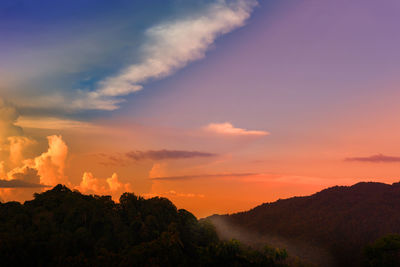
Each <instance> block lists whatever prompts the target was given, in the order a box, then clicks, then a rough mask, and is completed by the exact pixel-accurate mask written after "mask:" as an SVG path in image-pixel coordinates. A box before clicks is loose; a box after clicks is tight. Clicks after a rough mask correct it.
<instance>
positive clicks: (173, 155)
mask: <svg viewBox="0 0 400 267" xmlns="http://www.w3.org/2000/svg"><path fill="white" fill-rule="evenodd" d="M96 156H97V157H100V158H101V162H100V164H102V165H105V166H113V165H118V166H126V165H128V164H129V163H131V162H134V161H142V160H151V161H160V160H177V159H193V158H210V157H216V156H218V154H215V153H209V152H201V151H187V150H168V149H161V150H145V151H142V150H133V151H129V152H127V153H123V154H106V153H100V154H97V155H96Z"/></svg>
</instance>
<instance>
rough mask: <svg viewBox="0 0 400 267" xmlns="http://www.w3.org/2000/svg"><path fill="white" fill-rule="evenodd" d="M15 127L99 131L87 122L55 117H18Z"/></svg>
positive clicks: (97, 127)
mask: <svg viewBox="0 0 400 267" xmlns="http://www.w3.org/2000/svg"><path fill="white" fill-rule="evenodd" d="M15 125H17V126H20V127H22V128H32V129H48V130H65V129H79V130H85V131H87V130H99V129H100V127H99V126H95V125H92V124H90V123H88V122H82V121H77V120H70V119H63V118H56V117H29V116H20V117H19V118H18V120H17V122H16V123H15Z"/></svg>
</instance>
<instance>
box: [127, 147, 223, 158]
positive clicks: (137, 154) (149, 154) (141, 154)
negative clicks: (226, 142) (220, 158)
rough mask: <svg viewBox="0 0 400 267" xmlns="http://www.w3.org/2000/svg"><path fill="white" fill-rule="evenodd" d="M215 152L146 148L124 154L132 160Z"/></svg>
mask: <svg viewBox="0 0 400 267" xmlns="http://www.w3.org/2000/svg"><path fill="white" fill-rule="evenodd" d="M216 155H217V154H214V153H208V152H200V151H185V150H167V149H163V150H148V151H131V152H128V153H126V156H127V157H128V158H130V159H133V160H144V159H150V160H165V159H189V158H209V157H215V156H216Z"/></svg>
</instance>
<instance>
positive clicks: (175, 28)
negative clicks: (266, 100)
mask: <svg viewBox="0 0 400 267" xmlns="http://www.w3.org/2000/svg"><path fill="white" fill-rule="evenodd" d="M256 4H257V1H256V0H233V1H224V0H219V1H217V2H216V3H212V4H209V5H208V6H207V7H206V8H204V9H202V10H200V11H199V12H198V13H197V14H191V15H190V16H188V17H184V18H180V19H176V20H173V21H167V22H164V23H161V24H159V25H155V26H153V27H151V28H149V29H148V30H147V32H146V38H147V41H146V42H145V44H144V45H143V47H142V55H143V57H142V60H141V61H140V62H139V63H137V64H133V65H131V66H129V67H127V68H125V69H124V70H122V71H121V72H120V73H119V74H118V75H116V76H112V77H108V78H106V79H104V80H102V81H101V82H100V83H99V87H98V88H97V89H96V90H94V91H91V92H86V93H85V92H80V94H81V96H80V97H79V98H77V99H76V100H75V101H74V102H73V103H72V105H73V106H74V107H75V108H80V109H104V110H114V109H117V108H118V104H119V103H120V102H121V98H118V97H121V96H126V95H128V94H131V93H133V92H136V91H139V90H141V89H142V87H143V85H142V84H143V83H145V82H147V81H148V80H150V79H159V78H163V77H166V76H168V75H171V74H172V73H174V72H175V71H176V70H178V69H180V68H183V67H185V66H186V65H187V64H188V63H189V62H191V61H194V60H198V59H201V58H203V57H204V56H205V52H206V51H207V49H208V47H209V46H210V45H212V44H213V43H214V41H215V39H216V38H217V37H218V36H220V35H223V34H226V33H229V32H231V31H232V30H234V29H236V28H238V27H241V26H243V25H244V23H245V21H246V20H247V19H248V18H249V17H250V14H251V12H252V10H253V8H254V6H255V5H256Z"/></svg>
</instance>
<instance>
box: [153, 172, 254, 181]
mask: <svg viewBox="0 0 400 267" xmlns="http://www.w3.org/2000/svg"><path fill="white" fill-rule="evenodd" d="M257 174H258V173H227V174H204V175H184V176H167V177H155V178H150V179H151V180H159V181H160V180H162V181H174V180H190V179H199V178H219V177H244V176H251V175H257Z"/></svg>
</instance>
